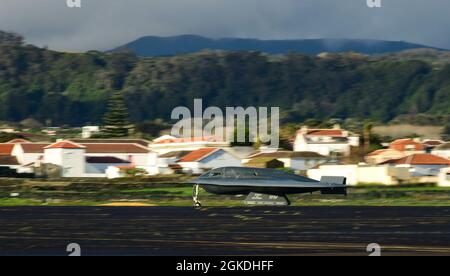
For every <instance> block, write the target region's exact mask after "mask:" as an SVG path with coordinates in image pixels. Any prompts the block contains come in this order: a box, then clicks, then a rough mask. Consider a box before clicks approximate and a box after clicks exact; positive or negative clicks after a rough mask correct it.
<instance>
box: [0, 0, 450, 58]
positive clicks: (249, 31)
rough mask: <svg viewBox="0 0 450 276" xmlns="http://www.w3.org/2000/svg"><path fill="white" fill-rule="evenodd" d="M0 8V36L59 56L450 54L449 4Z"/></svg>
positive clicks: (42, 2)
mask: <svg viewBox="0 0 450 276" xmlns="http://www.w3.org/2000/svg"><path fill="white" fill-rule="evenodd" d="M81 1H82V8H81V9H77V8H72V9H71V8H68V7H67V5H66V0H1V1H0V30H5V31H14V32H17V33H20V34H22V35H23V36H25V38H26V40H27V42H28V43H32V44H36V45H38V46H48V47H49V48H51V49H56V50H64V51H85V50H93V49H95V50H108V49H112V48H115V47H117V46H120V45H123V44H125V43H128V42H130V41H132V40H135V39H137V38H139V37H141V36H145V35H160V36H172V35H179V34H198V35H204V36H209V37H217V38H218V37H244V38H261V39H302V38H370V39H386V40H404V41H409V42H415V43H421V44H426V45H430V46H436V47H443V48H449V49H450V28H449V26H450V16H449V12H450V0H382V3H383V7H382V8H376V9H370V8H368V7H367V4H366V0H81Z"/></svg>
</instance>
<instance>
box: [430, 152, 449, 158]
mask: <svg viewBox="0 0 450 276" xmlns="http://www.w3.org/2000/svg"><path fill="white" fill-rule="evenodd" d="M432 153H433V154H434V155H437V156H440V157H443V158H447V159H450V150H433V152H432Z"/></svg>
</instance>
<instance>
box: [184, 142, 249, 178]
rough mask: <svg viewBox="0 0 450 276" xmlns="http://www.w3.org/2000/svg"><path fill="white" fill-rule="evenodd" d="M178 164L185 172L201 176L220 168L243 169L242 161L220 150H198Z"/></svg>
mask: <svg viewBox="0 0 450 276" xmlns="http://www.w3.org/2000/svg"><path fill="white" fill-rule="evenodd" d="M178 164H179V165H180V166H181V167H182V168H183V171H185V172H188V173H192V174H201V173H204V172H206V171H208V170H211V169H214V168H219V167H242V164H241V159H239V158H238V157H236V156H234V155H232V154H231V153H229V152H228V151H226V150H224V149H220V148H202V149H197V150H194V151H192V152H190V153H189V154H187V155H185V156H184V157H182V158H181V159H180V160H179V161H178Z"/></svg>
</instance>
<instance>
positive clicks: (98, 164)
mask: <svg viewBox="0 0 450 276" xmlns="http://www.w3.org/2000/svg"><path fill="white" fill-rule="evenodd" d="M116 142H117V141H116ZM10 147H12V152H11V156H13V157H15V158H17V161H18V163H19V164H20V165H21V166H22V167H23V168H25V167H26V168H28V169H27V170H26V171H28V170H29V169H30V168H33V167H40V166H41V165H43V164H53V165H56V166H59V167H61V169H62V172H61V175H62V176H63V177H75V176H74V175H77V176H76V177H105V176H106V175H105V174H106V170H107V168H108V167H109V166H124V165H130V166H131V165H132V166H135V167H137V168H140V169H144V170H145V171H147V172H148V173H149V174H151V175H154V174H158V173H159V171H158V167H157V155H156V153H153V152H151V151H150V150H149V149H148V148H147V147H145V146H142V145H141V144H137V143H76V142H74V141H60V142H57V143H54V144H41V143H23V144H0V151H1V149H2V148H4V150H5V152H8V150H7V149H9V148H10ZM81 148H82V150H81ZM81 156H82V157H83V158H82V159H83V160H82V162H81V161H80V159H79V158H81ZM77 158H78V159H77ZM67 164H69V165H67Z"/></svg>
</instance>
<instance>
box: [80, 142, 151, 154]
mask: <svg viewBox="0 0 450 276" xmlns="http://www.w3.org/2000/svg"><path fill="white" fill-rule="evenodd" d="M81 145H82V146H84V147H86V153H123V154H126V153H149V152H150V150H149V149H147V148H146V147H143V146H141V145H138V144H81Z"/></svg>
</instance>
